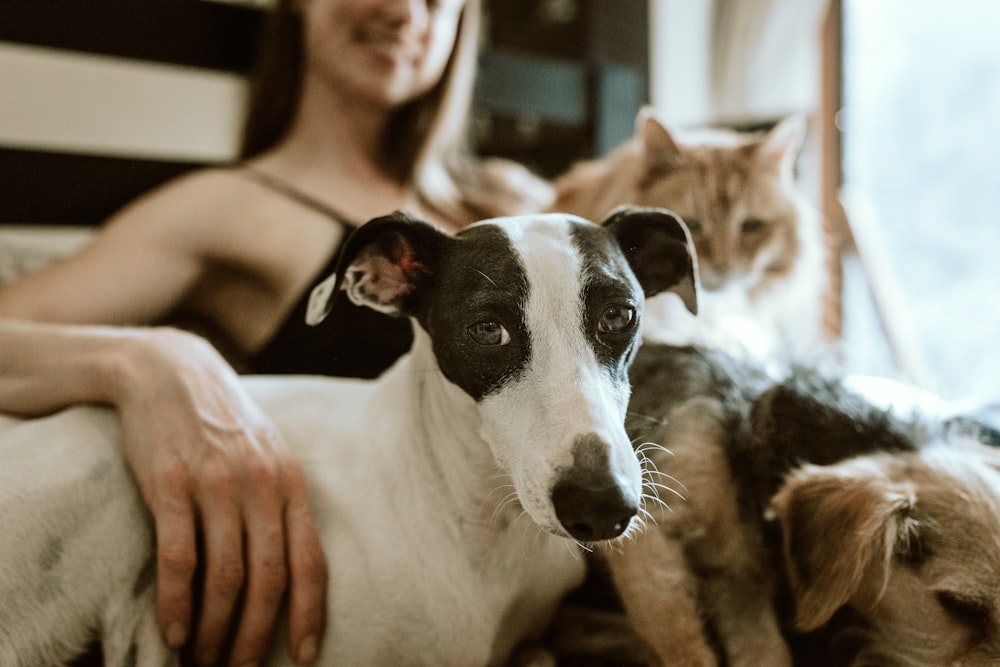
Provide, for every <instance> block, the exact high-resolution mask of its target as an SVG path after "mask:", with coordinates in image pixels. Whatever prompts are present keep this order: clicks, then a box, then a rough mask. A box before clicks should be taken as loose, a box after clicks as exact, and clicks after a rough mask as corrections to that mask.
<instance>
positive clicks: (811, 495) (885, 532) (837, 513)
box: [771, 460, 916, 631]
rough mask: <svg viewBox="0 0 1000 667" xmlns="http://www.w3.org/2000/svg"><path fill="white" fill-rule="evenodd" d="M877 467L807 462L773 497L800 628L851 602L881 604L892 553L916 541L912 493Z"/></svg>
mask: <svg viewBox="0 0 1000 667" xmlns="http://www.w3.org/2000/svg"><path fill="white" fill-rule="evenodd" d="M874 465H875V463H874V462H873V461H870V460H868V461H864V460H856V461H853V462H848V463H846V464H843V465H838V466H831V467H823V466H803V467H802V468H800V469H798V470H797V471H795V472H793V473H792V474H791V475H790V476H789V479H788V480H787V481H786V483H785V485H784V486H783V487H782V488H781V489H780V490H779V491H778V493H777V494H776V495H775V496H774V498H773V499H772V501H771V506H772V508H773V509H774V511H775V512H776V514H777V517H778V520H779V522H780V525H781V534H782V543H783V555H784V562H785V568H786V571H787V576H788V579H789V583H790V584H791V588H792V593H793V595H794V599H795V627H796V628H797V629H798V630H800V631H809V630H814V629H816V628H818V627H820V626H821V625H823V624H824V623H826V622H827V621H828V620H830V618H831V617H832V616H833V614H834V613H835V612H836V611H837V610H838V609H840V608H841V607H843V606H844V605H846V604H847V603H848V602H853V603H855V604H858V605H860V606H866V607H867V606H871V605H874V604H875V603H877V602H878V600H879V598H880V597H881V595H882V593H883V592H884V591H885V587H886V584H887V583H888V577H889V574H890V569H889V568H890V566H891V565H892V560H893V558H894V557H895V556H896V555H897V554H898V553H900V550H901V548H903V547H906V546H907V545H909V546H912V545H911V544H910V543H911V542H913V541H915V540H916V535H915V530H916V523H915V521H914V520H913V519H912V511H913V508H914V505H915V503H916V492H915V490H914V489H913V488H911V487H910V486H909V485H908V484H905V483H896V482H892V481H890V480H888V479H886V478H885V477H884V476H882V475H880V474H879V473H878V470H875V469H873V466H874Z"/></svg>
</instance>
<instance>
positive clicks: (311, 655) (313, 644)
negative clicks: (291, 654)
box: [299, 635, 318, 665]
mask: <svg viewBox="0 0 1000 667" xmlns="http://www.w3.org/2000/svg"><path fill="white" fill-rule="evenodd" d="M317 644H318V642H317V640H316V636H315V635H309V636H308V637H306V638H305V639H303V640H302V643H301V644H299V664H300V665H308V664H312V662H313V661H314V660H315V659H316V648H317Z"/></svg>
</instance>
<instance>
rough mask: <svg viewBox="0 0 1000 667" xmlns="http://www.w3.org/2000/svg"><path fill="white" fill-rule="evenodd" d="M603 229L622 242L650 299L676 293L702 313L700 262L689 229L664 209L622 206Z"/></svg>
mask: <svg viewBox="0 0 1000 667" xmlns="http://www.w3.org/2000/svg"><path fill="white" fill-rule="evenodd" d="M602 225H603V226H604V227H605V228H606V229H608V230H610V231H611V233H612V234H613V235H614V237H615V238H616V239H617V240H618V245H619V247H621V249H622V252H623V253H624V254H625V258H626V259H627V260H628V263H629V266H631V267H632V272H633V273H635V276H636V278H638V279H639V284H640V285H642V289H643V292H645V295H646V296H647V297H651V296H653V295H654V294H659V293H660V292H667V291H669V292H674V293H675V294H677V295H678V296H679V297H680V298H681V301H683V302H684V306H685V307H686V308H687V309H688V310H689V311H691V312H692V313H694V314H697V313H698V292H699V284H698V261H697V259H696V258H695V251H694V244H693V243H692V242H691V234H690V233H689V232H688V228H687V226H686V225H685V224H684V223H683V222H682V221H681V219H680V218H679V217H677V215H675V214H674V213H673V212H671V211H668V210H666V209H662V208H640V207H636V206H621V207H619V208H616V209H615V210H614V211H612V212H611V215H610V217H608V219H607V220H605V221H604V222H603V223H602Z"/></svg>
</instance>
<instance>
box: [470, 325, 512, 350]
mask: <svg viewBox="0 0 1000 667" xmlns="http://www.w3.org/2000/svg"><path fill="white" fill-rule="evenodd" d="M469 336H471V337H472V340H474V341H476V342H477V343H479V344H480V345H506V344H507V343H509V342H510V334H509V333H507V330H506V329H504V328H503V325H502V324H500V323H499V322H496V321H494V320H483V321H482V322H476V323H475V324H473V325H472V326H470V327H469Z"/></svg>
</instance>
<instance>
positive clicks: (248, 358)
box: [0, 0, 548, 664]
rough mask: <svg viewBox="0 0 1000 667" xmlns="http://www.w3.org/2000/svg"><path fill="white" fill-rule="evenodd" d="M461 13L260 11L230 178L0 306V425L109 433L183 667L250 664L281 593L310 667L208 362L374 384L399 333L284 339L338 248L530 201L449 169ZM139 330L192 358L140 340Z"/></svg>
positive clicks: (319, 562) (314, 590) (534, 197)
mask: <svg viewBox="0 0 1000 667" xmlns="http://www.w3.org/2000/svg"><path fill="white" fill-rule="evenodd" d="M478 11H479V8H478V6H477V5H476V4H475V2H474V0H469V1H468V2H465V1H464V0H438V1H436V2H434V1H431V2H424V1H423V0H420V1H416V0H288V1H287V2H286V1H284V0H282V2H281V3H280V6H279V7H278V8H277V9H276V10H275V12H274V17H273V18H274V25H273V29H274V32H273V35H272V37H273V39H274V40H276V41H274V42H273V44H274V45H276V46H277V47H278V48H277V49H276V51H275V52H274V53H273V54H272V55H273V56H274V57H275V58H277V57H279V56H280V57H288V58H290V60H289V61H288V62H285V63H284V66H281V67H273V68H270V67H269V68H268V69H267V70H266V71H264V72H262V77H261V79H260V86H259V87H258V88H257V90H256V92H255V95H254V99H253V101H252V105H251V113H250V115H249V119H248V126H247V133H246V142H245V143H246V148H247V150H246V151H245V153H246V154H247V155H248V158H247V159H246V160H245V161H243V162H241V163H239V164H237V165H234V166H232V167H227V168H218V169H206V170H202V171H198V172H195V173H192V174H190V175H187V176H184V177H181V178H179V179H178V180H176V181H174V182H171V183H168V184H167V185H165V186H163V187H161V188H159V189H158V190H156V191H154V192H152V193H150V194H148V195H146V196H144V197H142V198H140V199H139V200H137V201H136V202H134V203H133V204H131V205H130V206H128V207H126V208H125V209H124V210H123V211H121V212H120V213H119V214H118V215H116V216H115V217H114V218H113V219H111V220H110V221H109V222H108V223H107V225H106V226H105V227H104V228H103V229H102V231H101V232H100V233H99V234H98V235H97V236H96V239H95V240H94V242H93V243H91V244H90V245H88V247H86V248H85V249H84V250H83V251H82V252H80V253H79V254H78V255H76V256H74V257H72V258H70V259H68V260H66V261H64V262H61V263H59V264H58V265H55V266H52V267H50V268H48V269H45V270H43V271H41V272H39V273H37V274H33V275H31V276H29V277H27V278H25V279H23V280H20V281H18V282H16V283H13V284H10V285H8V286H6V287H4V288H2V289H0V317H3V318H5V319H4V320H3V322H2V324H0V350H2V352H0V410H4V411H10V412H17V413H21V414H26V415H37V414H43V413H45V412H49V411H52V410H56V409H59V408H62V407H64V406H67V405H71V404H75V403H83V402H99V403H107V404H109V405H112V406H113V407H115V408H116V409H117V410H118V411H119V413H120V415H121V419H122V428H123V434H124V444H123V448H124V453H125V456H126V459H127V460H128V462H129V464H130V466H131V467H132V469H133V472H134V473H135V476H136V479H137V481H138V484H139V487H140V489H141V491H142V493H143V496H144V498H145V499H146V501H147V503H148V504H149V506H150V509H151V511H152V513H153V516H154V519H155V524H156V538H157V544H158V545H159V548H158V613H159V619H160V624H161V628H162V631H163V633H164V637H165V638H166V639H167V641H168V642H169V643H170V644H171V645H174V646H179V645H181V644H184V643H185V642H187V640H188V639H189V638H191V639H192V642H191V643H193V646H194V650H195V655H196V657H197V659H198V661H199V662H201V663H203V664H212V663H214V662H216V661H217V659H218V657H219V656H220V653H221V652H223V651H225V650H226V649H225V648H224V644H225V642H224V638H225V637H226V636H227V632H228V631H230V630H231V629H235V639H234V640H233V642H232V646H231V650H230V651H229V653H228V658H229V662H230V663H231V664H245V663H252V662H255V661H258V660H260V659H261V657H262V656H263V655H264V651H265V647H266V645H267V643H268V641H269V637H270V632H271V628H272V626H273V624H274V620H275V616H276V613H277V609H278V606H279V604H280V603H281V601H282V599H283V593H284V590H285V588H286V586H287V587H288V588H289V598H288V601H289V623H290V628H289V632H290V638H289V639H290V644H289V645H290V647H291V651H292V654H293V656H292V657H293V658H294V659H295V660H296V661H298V662H300V663H310V662H312V660H313V659H314V658H315V656H316V653H317V650H318V642H319V637H320V633H321V631H322V623H323V609H324V591H325V584H324V582H325V563H324V561H323V558H322V552H321V550H320V547H319V541H318V537H317V535H316V530H315V526H314V525H313V522H312V518H311V516H310V513H309V509H308V506H307V504H306V499H305V490H304V486H303V482H302V475H301V471H300V470H299V468H298V466H297V464H296V463H295V462H294V461H293V460H292V459H291V457H290V455H289V453H288V452H287V450H286V448H285V446H284V444H283V443H282V442H281V439H280V435H279V434H277V433H276V432H275V429H274V428H273V426H272V425H271V423H270V421H269V420H268V419H267V418H266V416H264V415H263V414H261V413H260V411H259V410H258V409H257V408H256V406H255V405H254V404H253V403H252V402H251V401H250V400H249V398H248V397H247V396H246V395H245V394H244V392H243V390H242V389H241V387H240V385H239V383H238V382H237V380H236V377H235V374H234V372H233V370H232V367H231V366H230V365H228V364H227V363H226V362H225V361H224V359H223V357H224V358H225V360H228V361H229V362H230V363H231V364H233V365H235V366H236V367H237V368H238V369H241V370H246V371H252V372H283V373H298V372H323V373H327V374H332V375H353V376H362V377H371V376H374V375H377V374H378V373H380V372H381V371H382V370H384V368H385V367H387V366H388V365H389V364H391V363H392V361H393V360H395V358H396V357H398V356H399V355H400V354H401V353H402V352H403V351H405V350H406V349H407V347H408V346H409V341H410V332H409V328H408V324H406V323H404V322H401V321H396V320H390V321H388V322H385V321H373V320H372V318H373V317H375V318H379V317H382V316H379V315H372V314H371V313H370V311H367V310H363V311H362V310H351V309H348V308H339V307H338V313H339V316H338V317H335V318H333V321H332V322H331V324H330V327H329V328H328V329H325V330H322V331H316V332H311V331H305V330H304V327H301V325H300V322H301V320H302V317H301V311H302V309H303V308H304V303H303V299H304V297H305V295H306V294H307V293H308V291H309V289H310V287H311V286H312V284H313V283H314V282H315V280H316V278H317V277H318V276H320V275H322V274H324V273H325V272H326V271H327V270H328V266H329V264H330V263H331V262H332V261H333V258H335V257H336V254H337V250H338V248H339V245H340V243H341V241H342V240H343V239H344V237H345V235H346V234H347V233H349V231H350V230H351V228H352V227H353V225H356V224H360V223H362V222H364V221H365V220H368V219H370V218H372V217H374V216H376V215H381V214H384V213H386V212H389V211H391V210H394V209H399V208H406V209H409V210H411V211H413V212H415V213H416V214H417V215H419V216H421V217H423V218H425V219H427V220H428V221H430V222H433V223H435V224H437V225H439V226H441V227H442V228H444V229H448V230H456V229H458V228H460V227H461V226H463V225H464V224H467V223H468V222H470V221H472V220H475V219H477V218H480V217H485V216H490V215H494V214H506V213H516V212H518V211H520V210H531V209H537V208H538V207H540V206H541V205H543V204H544V203H545V198H546V197H547V196H548V190H547V187H546V186H544V185H543V184H541V182H540V181H537V180H535V179H534V178H533V177H531V176H530V174H528V173H527V172H526V171H524V170H523V169H518V168H514V167H513V166H511V165H508V164H506V163H499V162H482V161H477V160H474V159H473V158H472V157H471V156H470V155H468V154H467V153H465V151H464V149H465V146H464V144H463V141H464V130H465V120H466V116H467V113H468V106H469V100H470V97H471V88H472V81H473V76H474V68H475V56H476V35H477V32H478ZM289 44H291V45H292V46H291V47H289V46H288V45H289ZM275 58H271V59H268V60H267V61H266V62H267V63H268V65H275V64H276V63H278V60H277V59H275ZM268 82H270V83H271V84H274V83H275V82H277V83H278V84H284V88H285V89H284V90H283V91H280V90H276V89H275V88H274V86H273V85H268ZM265 112H266V113H265ZM160 324H182V325H184V326H185V327H186V328H190V329H193V330H195V331H198V332H199V333H202V334H203V335H204V336H205V337H207V338H208V340H209V341H211V342H212V343H213V344H214V348H213V347H211V346H208V345H206V344H205V343H204V342H203V340H202V339H200V338H197V337H195V336H192V335H191V334H188V333H184V332H181V331H179V330H176V329H170V328H141V325H160ZM102 325H129V326H102ZM373 326H374V327H377V331H379V332H380V333H379V335H378V336H377V337H375V338H373V336H372V334H371V333H369V331H371V327H373ZM383 331H385V332H388V333H386V334H385V335H382V334H381V332H383ZM217 350H218V352H217ZM220 352H221V355H220V354H219V353H220ZM359 360H360V361H361V362H362V363H358V361H359ZM199 533H200V535H201V538H202V539H203V546H204V557H205V563H204V564H202V566H203V567H204V571H205V575H204V581H203V587H204V593H203V598H204V599H203V601H202V602H201V607H200V614H198V622H197V627H191V623H192V617H193V610H192V606H193V603H192V594H191V590H192V585H193V584H194V583H197V582H194V570H195V566H196V565H199V564H198V562H197V553H198V552H197V549H196V542H197V539H198V537H197V536H198V535H199ZM241 596H243V602H242V604H238V603H237V600H238V598H240V597H241Z"/></svg>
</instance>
